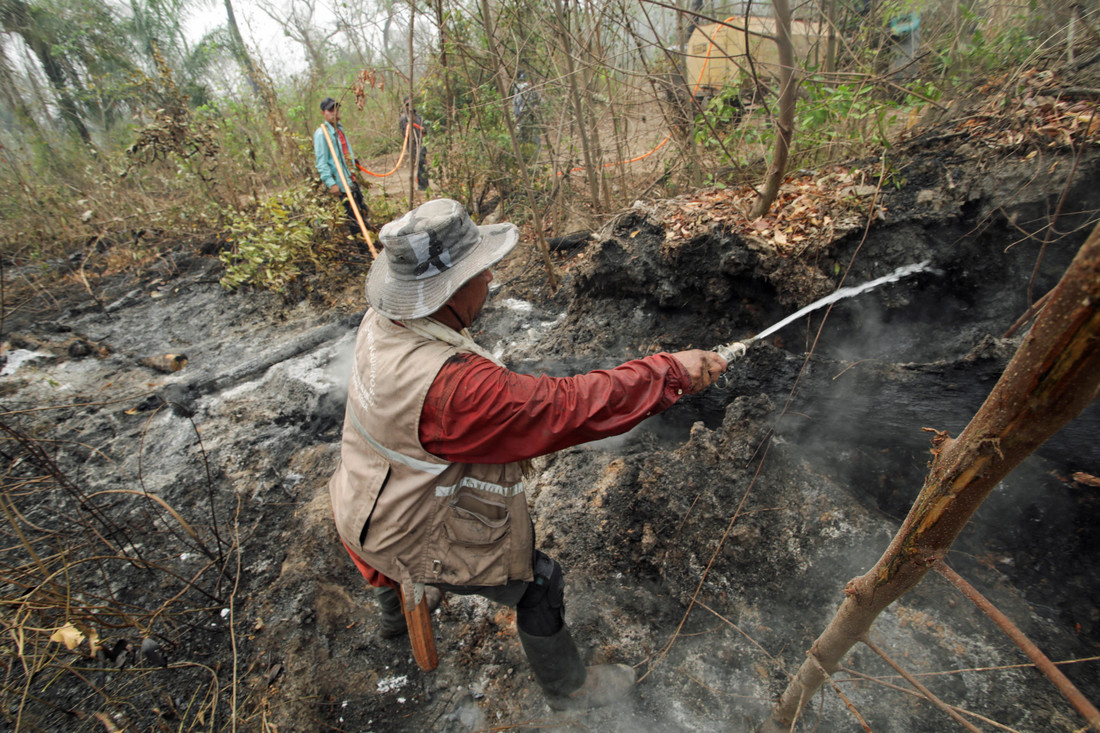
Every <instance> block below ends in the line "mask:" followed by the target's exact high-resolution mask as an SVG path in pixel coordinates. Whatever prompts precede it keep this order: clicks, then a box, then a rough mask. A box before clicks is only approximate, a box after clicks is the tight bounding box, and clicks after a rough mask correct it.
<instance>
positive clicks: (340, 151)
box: [313, 97, 367, 248]
mask: <svg viewBox="0 0 1100 733" xmlns="http://www.w3.org/2000/svg"><path fill="white" fill-rule="evenodd" d="M321 115H322V116H323V117H324V120H323V121H322V122H321V125H320V126H319V127H318V128H317V131H316V132H314V133H313V157H314V161H315V163H316V165H317V172H318V173H319V174H320V175H321V182H322V183H324V184H325V187H326V188H328V190H329V193H331V194H332V195H333V196H336V197H339V198H340V199H341V200H342V201H343V203H344V209H345V210H346V211H347V214H348V231H349V232H350V233H351V237H352V238H353V239H356V240H362V236H361V234H362V232H360V231H359V223H358V222H357V221H356V219H355V212H354V211H352V208H351V199H354V201H355V205H356V206H358V207H359V215H360V216H362V217H363V223H364V224H366V223H367V202H366V201H364V200H363V191H362V189H360V188H359V184H358V183H357V182H356V180H355V174H354V173H353V172H352V171H353V170H354V168H355V167H356V163H357V161H356V159H355V152H354V151H353V150H352V147H351V141H349V140H348V138H347V135H345V134H344V128H343V127H342V126H341V125H340V103H339V102H337V101H336V100H335V99H333V98H332V97H325V98H324V99H322V100H321ZM326 130H327V131H328V137H327V139H326V136H325V131H326ZM329 140H331V141H332V146H333V147H335V148H336V152H337V155H336V157H333V155H332V149H331V148H330V147H329ZM337 166H339V169H338V168H337ZM341 172H343V179H341V177H340V173H341ZM344 181H346V182H347V186H345V185H344ZM364 245H365V242H364V243H362V244H360V248H363V246H364Z"/></svg>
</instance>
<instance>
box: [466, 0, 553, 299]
mask: <svg viewBox="0 0 1100 733" xmlns="http://www.w3.org/2000/svg"><path fill="white" fill-rule="evenodd" d="M481 20H482V24H483V25H484V26H485V40H486V43H488V44H489V55H490V56H491V57H492V62H493V79H494V80H495V81H496V85H497V92H498V93H499V94H500V106H501V112H502V114H503V115H504V123H505V125H507V127H508V137H509V138H511V140H512V154H513V155H514V156H515V158H516V164H517V165H518V166H519V170H520V175H522V176H523V189H524V193H525V194H526V196H527V206H528V207H529V208H530V210H531V225H532V226H533V227H534V230H535V238H536V239H537V241H538V247H539V253H540V254H542V262H543V264H544V265H545V266H546V280H547V282H548V283H549V284H550V289H551V290H557V288H558V275H557V273H556V272H555V271H554V263H553V262H551V261H550V245H548V244H547V243H546V235H545V233H544V232H543V231H542V215H541V214H540V213H539V210H538V206H537V205H536V203H535V194H534V190H535V189H534V185H533V184H532V183H531V176H530V174H529V173H528V171H527V164H526V163H524V162H523V150H522V149H521V147H520V144H519V136H518V135H517V134H516V121H515V120H513V119H512V110H511V103H510V101H509V98H508V87H507V86H506V85H505V83H504V71H503V69H502V64H501V59H500V56H499V55H498V54H497V44H496V39H495V38H494V37H493V16H492V15H491V14H490V12H489V0H481Z"/></svg>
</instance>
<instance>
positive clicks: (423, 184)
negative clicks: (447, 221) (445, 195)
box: [397, 97, 428, 191]
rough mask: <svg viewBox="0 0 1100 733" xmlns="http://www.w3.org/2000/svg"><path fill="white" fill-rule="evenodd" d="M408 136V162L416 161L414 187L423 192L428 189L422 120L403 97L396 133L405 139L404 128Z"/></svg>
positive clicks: (409, 101) (408, 100) (406, 98)
mask: <svg viewBox="0 0 1100 733" xmlns="http://www.w3.org/2000/svg"><path fill="white" fill-rule="evenodd" d="M410 124H411V125H412V128H411V129H410V130H408V135H409V153H408V154H409V160H410V164H411V161H412V160H414V159H415V160H416V185H417V187H418V188H419V189H420V190H421V191H423V190H425V189H426V188H427V187H428V151H427V149H425V147H424V120H423V119H421V117H420V115H419V114H417V112H416V110H415V109H413V106H412V101H411V100H410V99H409V98H408V97H405V99H404V101H402V102H401V115H400V116H399V117H398V118H397V133H398V134H399V135H400V136H401V139H402V140H404V139H405V128H407V127H409V125H410Z"/></svg>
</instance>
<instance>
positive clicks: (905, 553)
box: [762, 225, 1100, 733]
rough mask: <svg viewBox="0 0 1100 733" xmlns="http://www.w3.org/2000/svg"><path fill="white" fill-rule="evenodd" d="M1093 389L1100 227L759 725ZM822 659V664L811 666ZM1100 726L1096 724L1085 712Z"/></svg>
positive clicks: (838, 653)
mask: <svg viewBox="0 0 1100 733" xmlns="http://www.w3.org/2000/svg"><path fill="white" fill-rule="evenodd" d="M1098 388H1100V225H1098V226H1097V227H1096V229H1094V230H1093V232H1092V234H1091V235H1090V236H1089V238H1088V241H1086V242H1085V244H1084V245H1082V247H1081V250H1080V251H1079V252H1078V253H1077V256H1076V258H1075V259H1074V260H1073V262H1072V263H1071V264H1070V266H1069V268H1068V269H1067V270H1066V273H1065V275H1063V277H1062V280H1061V282H1059V284H1058V285H1057V287H1056V288H1055V289H1054V291H1052V294H1051V296H1050V300H1049V301H1048V303H1047V306H1046V308H1045V309H1043V312H1042V313H1040V315H1039V317H1038V318H1037V320H1036V321H1035V324H1034V326H1032V328H1031V331H1030V332H1029V333H1028V335H1027V336H1026V337H1025V339H1024V341H1023V343H1022V344H1021V345H1020V348H1019V349H1018V350H1017V352H1016V355H1015V356H1014V357H1013V358H1012V361H1011V362H1009V364H1008V366H1007V367H1006V368H1005V371H1004V374H1002V375H1001V378H1000V380H999V381H998V382H997V384H996V386H994V388H993V391H992V392H990V394H989V397H988V398H986V401H985V403H984V404H983V405H982V407H981V408H980V409H979V410H978V412H977V414H976V415H975V416H974V418H973V419H972V420H971V421H970V424H969V425H967V427H966V428H965V429H964V430H963V432H962V434H961V435H959V437H958V438H956V439H954V440H952V439H950V438H947V436H946V434H944V433H937V436H936V438H935V439H934V440H933V443H934V450H933V455H934V460H933V462H932V468H931V471H930V472H929V474H928V477H927V478H926V479H925V482H924V486H923V488H922V489H921V492H920V495H919V496H918V497H917V500H916V501H915V502H914V504H913V506H912V508H911V509H910V511H909V515H908V516H907V517H906V519H905V522H904V524H903V525H902V527H901V529H900V530H898V533H897V534H896V535H895V536H894V539H893V541H892V542H891V543H890V546H889V547H888V548H887V550H886V552H885V553H884V554H883V556H882V557H881V558H880V559H879V561H878V563H876V564H875V566H874V567H873V568H872V569H871V570H870V571H869V572H868V573H866V574H865V575H863V576H861V577H859V578H856V579H854V580H852V581H850V582H849V583H848V585H847V587H846V588H845V589H844V593H845V595H846V598H845V600H844V602H843V603H842V604H841V607H840V609H839V610H838V611H837V613H836V615H835V616H834V617H833V620H832V621H831V622H830V623H829V625H828V627H827V628H826V629H825V631H824V632H823V633H822V634H821V636H819V637H818V638H817V641H815V642H814V644H813V646H812V647H811V649H810V652H809V654H810V655H811V658H810V659H807V660H806V661H805V662H804V663H803V664H802V667H801V669H799V671H798V673H797V674H796V675H795V676H794V677H793V678H792V679H791V681H790V683H789V684H788V686H787V689H786V691H785V692H784V693H783V695H782V696H781V697H780V700H779V702H778V704H777V705H776V707H775V708H774V709H773V710H772V714H771V717H770V718H769V719H768V720H767V721H766V722H765V723H764V725H763V726H762V730H763V731H767V732H769V733H779V731H788V730H790V727H791V723H792V721H793V720H795V719H796V717H797V715H798V711H799V707H800V701H801V700H809V699H812V698H813V695H814V692H815V691H816V690H817V689H818V688H819V687H820V686H821V684H822V682H823V681H824V679H825V676H824V674H823V672H822V670H824V671H825V672H827V673H829V674H832V673H833V672H835V671H836V670H837V668H838V666H839V664H840V660H841V659H842V658H843V657H844V655H845V654H847V653H848V650H849V649H851V648H852V646H853V645H854V644H855V643H856V642H857V641H860V640H861V639H862V638H863V637H864V635H865V634H866V633H867V631H868V630H869V629H870V628H871V625H872V624H873V623H874V620H875V619H876V618H877V617H878V615H879V614H880V613H881V612H882V611H883V610H885V609H886V607H887V606H889V605H890V604H891V603H893V602H894V601H895V600H897V599H898V598H900V597H901V596H902V595H903V594H905V593H906V592H907V591H909V590H910V589H911V588H913V587H914V586H915V585H917V583H919V582H920V581H921V579H922V578H923V577H924V575H925V573H927V572H928V571H929V570H930V569H931V568H932V566H933V565H934V564H935V563H936V562H938V561H939V560H942V558H943V557H944V556H945V555H946V554H947V551H948V550H949V549H950V547H951V545H952V543H953V542H954V541H955V539H956V538H957V537H958V535H959V532H961V531H962V529H963V527H965V526H966V524H967V522H968V521H969V520H970V518H971V517H972V516H973V514H974V512H975V511H976V510H977V509H978V507H979V506H981V504H982V502H983V501H984V500H985V498H986V497H987V496H988V495H989V494H990V492H991V491H992V490H993V489H994V488H995V487H996V486H997V484H998V483H1000V482H1001V480H1002V479H1004V477H1005V476H1007V475H1008V474H1009V473H1010V472H1011V471H1012V470H1013V469H1014V468H1015V467H1016V466H1017V465H1019V464H1020V462H1021V461H1023V460H1024V458H1026V457H1027V456H1028V455H1030V454H1031V453H1032V452H1033V451H1034V450H1035V449H1036V448H1038V447H1039V446H1040V445H1042V444H1043V443H1044V442H1045V441H1046V440H1047V439H1048V438H1049V437H1050V436H1052V435H1053V434H1054V433H1056V432H1057V431H1058V430H1059V429H1061V428H1062V426H1063V425H1065V424H1066V423H1068V422H1069V421H1070V420H1072V419H1073V418H1074V417H1076V416H1077V415H1078V414H1079V413H1080V412H1081V411H1082V410H1083V409H1084V408H1085V407H1086V406H1088V404H1089V403H1090V402H1091V401H1092V400H1093V398H1094V397H1095V396H1096V394H1097V389H1098ZM819 664H820V667H819V666H818V665H819ZM1088 722H1089V723H1090V724H1091V726H1092V727H1093V728H1094V729H1096V730H1100V720H1094V719H1092V718H1091V717H1089V721H1088Z"/></svg>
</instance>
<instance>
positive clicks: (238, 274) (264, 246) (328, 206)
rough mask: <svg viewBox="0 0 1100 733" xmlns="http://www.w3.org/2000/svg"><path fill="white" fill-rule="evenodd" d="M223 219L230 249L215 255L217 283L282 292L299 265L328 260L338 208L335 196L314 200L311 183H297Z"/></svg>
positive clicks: (316, 264)
mask: <svg viewBox="0 0 1100 733" xmlns="http://www.w3.org/2000/svg"><path fill="white" fill-rule="evenodd" d="M228 218H229V237H228V238H229V241H230V242H231V244H232V249H230V250H228V251H225V252H223V253H222V254H221V255H220V258H221V261H222V262H223V263H224V264H225V275H224V276H223V277H222V279H221V284H222V286H223V287H225V288H228V289H230V290H233V289H235V288H238V287H240V286H242V285H252V286H255V287H259V288H263V289H265V290H273V291H275V292H278V293H284V292H285V291H286V288H287V285H289V284H290V283H291V282H292V281H293V280H294V279H295V278H296V277H298V275H300V274H301V273H302V272H303V271H304V270H305V269H307V268H310V267H312V268H314V269H323V267H324V266H325V262H326V260H328V259H330V252H331V247H330V246H329V240H330V239H331V237H332V234H333V229H334V227H333V224H334V222H338V223H337V224H336V227H335V228H336V229H341V228H342V224H343V220H344V209H343V207H342V206H341V205H340V203H339V201H337V200H336V199H335V198H327V199H326V198H318V196H317V194H316V192H315V190H314V189H313V187H312V185H310V184H308V183H301V184H299V185H297V186H295V187H293V188H289V189H287V190H285V191H283V192H281V193H278V194H275V195H273V196H270V197H269V198H267V199H264V200H262V201H260V202H258V203H257V205H256V206H255V208H250V209H247V210H239V211H235V212H232V213H231V214H230V215H229V217H228Z"/></svg>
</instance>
